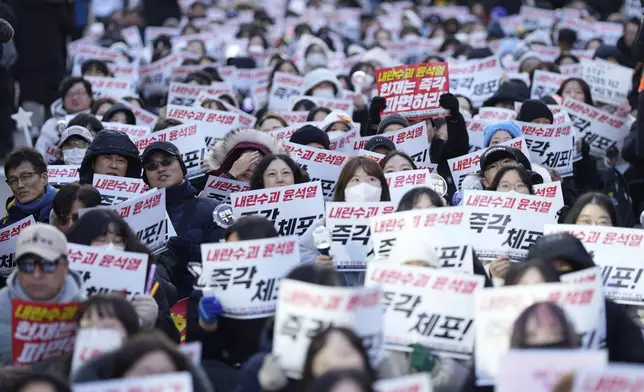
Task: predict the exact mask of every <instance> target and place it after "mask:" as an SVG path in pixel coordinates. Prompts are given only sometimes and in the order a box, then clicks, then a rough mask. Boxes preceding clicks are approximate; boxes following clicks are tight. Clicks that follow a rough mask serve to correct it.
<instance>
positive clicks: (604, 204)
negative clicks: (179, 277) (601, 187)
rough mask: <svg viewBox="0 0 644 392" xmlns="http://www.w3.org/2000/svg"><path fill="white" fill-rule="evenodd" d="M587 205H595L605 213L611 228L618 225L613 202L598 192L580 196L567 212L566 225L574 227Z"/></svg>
mask: <svg viewBox="0 0 644 392" xmlns="http://www.w3.org/2000/svg"><path fill="white" fill-rule="evenodd" d="M588 204H595V205H597V206H599V207H601V208H602V209H603V210H604V211H606V213H607V214H608V216H610V221H611V223H612V224H613V226H619V225H620V222H619V218H618V217H617V210H615V206H614V205H613V202H612V201H611V200H610V198H609V197H608V196H606V195H605V194H603V193H599V192H588V193H584V194H583V195H581V196H580V197H579V198H578V199H577V201H576V202H575V204H574V205H573V206H572V208H571V209H570V211H569V212H568V215H566V223H568V224H571V225H574V224H575V222H577V219H578V218H579V215H580V214H581V210H583V209H584V207H586V206H587V205H588Z"/></svg>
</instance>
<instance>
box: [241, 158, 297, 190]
mask: <svg viewBox="0 0 644 392" xmlns="http://www.w3.org/2000/svg"><path fill="white" fill-rule="evenodd" d="M309 181H310V179H309V175H308V174H307V173H306V171H304V169H302V166H300V164H299V163H297V162H295V161H294V160H293V158H291V157H290V156H289V155H286V154H277V155H268V156H266V157H264V158H263V159H262V160H261V161H259V163H258V164H257V167H256V168H255V170H253V175H252V176H251V178H250V189H251V190H255V189H266V188H275V187H280V186H288V185H295V184H302V183H304V182H309Z"/></svg>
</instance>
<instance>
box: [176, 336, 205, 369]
mask: <svg viewBox="0 0 644 392" xmlns="http://www.w3.org/2000/svg"><path fill="white" fill-rule="evenodd" d="M179 351H181V352H182V353H183V354H184V355H185V356H186V357H188V359H190V362H192V364H193V365H194V366H201V353H202V351H203V344H202V343H201V342H200V341H199V340H197V341H192V342H188V343H186V344H182V345H180V346H179Z"/></svg>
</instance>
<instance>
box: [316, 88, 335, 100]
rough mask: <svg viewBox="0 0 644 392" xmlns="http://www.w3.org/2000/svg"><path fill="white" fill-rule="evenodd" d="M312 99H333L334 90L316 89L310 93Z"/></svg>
mask: <svg viewBox="0 0 644 392" xmlns="http://www.w3.org/2000/svg"><path fill="white" fill-rule="evenodd" d="M311 95H312V96H314V97H320V98H335V90H333V89H332V88H317V89H315V90H313V92H312V93H311Z"/></svg>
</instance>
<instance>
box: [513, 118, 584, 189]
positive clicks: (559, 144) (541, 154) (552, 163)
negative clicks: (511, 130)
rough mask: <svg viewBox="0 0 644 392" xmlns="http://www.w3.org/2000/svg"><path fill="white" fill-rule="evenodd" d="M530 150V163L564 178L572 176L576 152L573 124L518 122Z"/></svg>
mask: <svg viewBox="0 0 644 392" xmlns="http://www.w3.org/2000/svg"><path fill="white" fill-rule="evenodd" d="M517 125H519V126H520V127H521V133H522V134H523V137H524V139H525V141H526V144H527V145H528V150H530V161H531V162H534V163H538V164H540V165H543V166H546V167H549V168H551V169H554V170H556V171H557V173H559V174H560V175H561V176H562V177H568V176H571V175H572V164H573V156H574V151H575V143H574V134H575V131H574V129H573V126H572V124H570V123H569V124H561V125H549V124H535V123H524V122H519V121H517Z"/></svg>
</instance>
